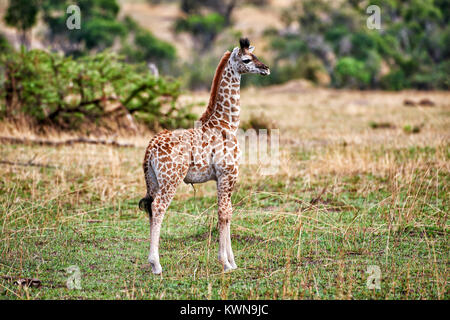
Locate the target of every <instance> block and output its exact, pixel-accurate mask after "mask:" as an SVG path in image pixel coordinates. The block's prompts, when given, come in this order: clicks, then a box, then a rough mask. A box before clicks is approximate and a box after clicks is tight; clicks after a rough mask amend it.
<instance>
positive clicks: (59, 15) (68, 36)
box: [42, 0, 126, 55]
mask: <svg viewBox="0 0 450 320" xmlns="http://www.w3.org/2000/svg"><path fill="white" fill-rule="evenodd" d="M72 4H76V5H77V6H79V7H80V11H81V14H82V27H81V29H74V30H69V29H68V28H67V26H66V19H67V15H66V9H67V7H68V6H69V5H72ZM119 9H120V7H119V4H118V3H117V1H116V0H78V1H72V0H43V5H42V10H43V20H44V22H45V23H46V24H47V25H48V27H49V34H48V37H47V39H48V41H49V43H50V45H51V46H52V47H53V48H54V49H57V50H62V51H63V52H64V53H66V54H74V55H80V54H82V53H83V52H84V51H94V52H98V51H102V50H104V49H105V48H108V47H111V46H112V45H113V44H114V42H115V41H116V39H118V38H120V37H123V36H125V35H126V28H125V27H124V25H123V24H122V23H121V22H120V21H118V20H117V15H118V13H119Z"/></svg>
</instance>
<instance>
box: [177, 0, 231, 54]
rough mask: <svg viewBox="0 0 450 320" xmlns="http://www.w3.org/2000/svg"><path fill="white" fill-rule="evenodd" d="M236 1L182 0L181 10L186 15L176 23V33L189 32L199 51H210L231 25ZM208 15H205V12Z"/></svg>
mask: <svg viewBox="0 0 450 320" xmlns="http://www.w3.org/2000/svg"><path fill="white" fill-rule="evenodd" d="M236 2H237V1H236V0H228V1H219V0H202V1H196V0H182V1H181V5H180V6H181V10H182V11H183V13H184V14H185V15H186V16H185V17H183V18H179V19H177V21H176V22H175V31H176V32H188V33H190V34H191V35H192V37H193V39H194V44H195V46H196V47H197V50H198V51H199V52H201V53H203V52H205V51H206V50H208V49H209V48H210V47H211V46H212V45H213V43H214V40H215V39H216V38H217V36H218V35H219V34H220V32H222V31H223V30H224V29H225V28H226V27H228V26H229V25H231V14H232V12H233V9H234V8H235V7H236ZM204 9H205V10H206V11H207V13H204V11H205V10H204Z"/></svg>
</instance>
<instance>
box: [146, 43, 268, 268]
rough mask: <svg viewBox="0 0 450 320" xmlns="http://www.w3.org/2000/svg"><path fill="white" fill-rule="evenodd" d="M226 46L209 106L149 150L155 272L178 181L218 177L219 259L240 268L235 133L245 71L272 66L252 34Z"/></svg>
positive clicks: (152, 142)
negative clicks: (235, 236) (235, 235)
mask: <svg viewBox="0 0 450 320" xmlns="http://www.w3.org/2000/svg"><path fill="white" fill-rule="evenodd" d="M239 43H240V47H236V48H234V49H233V51H232V52H229V51H227V52H225V54H224V55H223V57H222V59H221V60H220V62H219V65H218V66H217V69H216V72H215V75H214V79H213V83H212V86H211V95H210V100H209V103H208V107H207V108H206V111H205V112H204V113H203V115H202V117H201V118H200V120H199V122H198V123H197V124H196V126H195V127H194V128H192V129H187V130H175V131H167V130H164V131H162V132H160V133H159V134H157V135H156V136H154V137H153V138H152V139H151V140H150V142H149V144H148V147H147V149H146V151H145V156H144V164H143V167H144V175H145V182H146V185H147V194H146V196H145V197H144V198H143V199H141V201H140V202H139V208H140V209H141V210H144V211H147V212H148V214H149V218H150V253H149V256H148V261H149V263H150V265H151V267H152V271H153V273H155V274H160V273H161V272H162V268H161V264H160V262H159V238H160V231H161V224H162V221H163V217H164V214H165V212H166V210H167V208H168V207H169V205H170V203H171V201H172V199H173V196H174V195H175V192H176V188H177V186H178V185H179V184H180V183H181V182H182V181H184V182H185V183H192V184H193V183H203V182H207V181H210V180H215V181H216V183H217V201H218V215H219V223H218V226H219V254H218V258H219V262H220V263H221V264H222V266H223V269H224V271H228V270H232V269H235V268H237V266H236V263H235V261H234V254H233V250H232V248H231V236H230V224H231V216H232V205H231V194H232V191H233V188H234V186H235V183H236V181H237V178H238V172H239V168H238V165H239V158H240V149H239V144H238V140H237V137H236V133H237V130H238V127H239V116H240V101H239V100H240V83H241V75H242V74H245V73H257V74H261V75H269V74H270V70H269V68H268V67H267V66H266V65H265V64H263V63H262V62H260V61H259V60H258V58H257V57H256V56H255V55H254V54H253V50H254V47H252V46H250V42H249V41H248V39H246V38H245V39H240V41H239Z"/></svg>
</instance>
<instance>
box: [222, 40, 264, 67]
mask: <svg viewBox="0 0 450 320" xmlns="http://www.w3.org/2000/svg"><path fill="white" fill-rule="evenodd" d="M239 44H240V48H238V47H236V48H234V50H233V52H232V53H231V58H230V60H231V62H232V64H233V67H234V68H235V70H236V71H237V72H239V73H240V74H243V73H258V74H261V75H263V76H267V75H269V74H270V70H269V67H268V66H266V65H265V64H264V63H262V62H261V61H259V60H258V58H257V57H256V56H255V55H254V54H253V50H255V47H253V46H250V41H248V39H247V38H245V39H244V38H241V39H240V40H239Z"/></svg>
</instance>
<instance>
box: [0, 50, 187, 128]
mask: <svg viewBox="0 0 450 320" xmlns="http://www.w3.org/2000/svg"><path fill="white" fill-rule="evenodd" d="M0 65H4V66H5V70H4V73H5V81H4V82H3V83H2V84H1V85H2V88H1V90H0V91H1V92H3V95H2V96H1V97H0V99H2V100H3V101H4V102H5V105H6V108H5V109H4V111H3V113H4V116H5V117H7V118H13V119H14V118H17V117H20V116H22V115H25V116H26V117H27V118H29V119H31V120H32V121H34V122H35V123H37V124H40V125H53V126H57V127H62V128H67V129H76V127H77V125H79V124H80V123H81V122H89V123H97V122H99V121H101V120H102V119H103V118H104V117H107V116H111V115H114V114H115V113H117V114H123V113H127V114H131V115H132V116H133V117H134V118H135V119H137V120H138V121H141V122H143V123H145V124H146V125H147V126H148V127H149V128H156V127H159V126H161V127H164V128H175V127H183V126H184V127H185V126H188V125H190V123H189V121H192V120H193V119H194V118H195V117H194V115H192V114H191V113H190V110H189V107H179V106H178V105H177V104H176V101H177V99H178V96H179V94H180V85H179V83H178V82H177V81H172V80H167V79H165V78H162V77H159V78H156V77H154V76H153V75H151V74H150V73H149V72H148V70H147V69H146V68H145V67H141V66H134V65H129V64H126V63H124V62H123V61H122V59H121V58H120V57H118V56H117V55H115V54H112V53H101V54H97V55H92V56H86V57H82V58H78V59H76V60H75V59H73V58H71V57H64V56H61V55H59V54H56V53H48V52H45V51H41V50H32V51H28V52H27V51H24V50H23V51H21V52H19V53H10V54H3V55H1V56H0Z"/></svg>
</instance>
